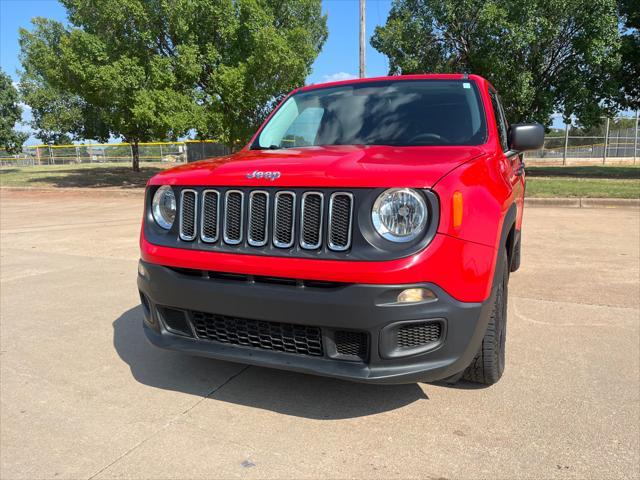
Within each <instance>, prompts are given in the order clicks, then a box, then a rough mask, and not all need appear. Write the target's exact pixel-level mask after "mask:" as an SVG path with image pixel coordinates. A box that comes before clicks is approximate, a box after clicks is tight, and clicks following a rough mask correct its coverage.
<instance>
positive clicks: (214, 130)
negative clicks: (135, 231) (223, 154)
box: [20, 0, 326, 170]
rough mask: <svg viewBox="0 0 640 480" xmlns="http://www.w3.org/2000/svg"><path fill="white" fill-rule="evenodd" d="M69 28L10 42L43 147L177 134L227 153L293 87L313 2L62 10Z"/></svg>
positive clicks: (187, 0)
mask: <svg viewBox="0 0 640 480" xmlns="http://www.w3.org/2000/svg"><path fill="white" fill-rule="evenodd" d="M61 1H62V3H63V4H64V5H65V7H66V8H67V11H68V18H69V24H70V25H69V26H68V27H66V26H64V25H62V24H61V23H59V22H55V21H51V20H46V19H42V18H36V19H35V20H34V29H33V30H32V31H27V30H24V29H23V30H21V31H20V42H21V48H22V64H23V67H24V73H23V76H22V81H21V89H22V91H23V95H24V97H25V101H26V103H28V104H29V105H31V107H32V108H33V109H34V127H35V128H37V129H38V131H39V132H40V133H41V134H42V135H43V136H46V135H52V134H53V135H57V134H60V133H69V134H71V135H73V136H74V137H76V138H80V137H82V138H93V139H97V140H101V141H105V140H106V139H107V138H109V136H122V137H124V139H125V140H126V141H128V142H131V144H132V149H133V152H134V162H133V166H134V170H136V169H137V168H138V158H139V155H138V144H139V142H141V141H150V140H165V139H170V140H173V139H176V138H177V137H179V136H182V135H185V134H186V133H187V132H189V131H192V132H195V133H196V135H197V136H198V137H200V138H204V137H208V138H214V139H217V140H219V141H221V142H224V143H226V144H228V145H229V146H231V147H232V148H237V147H238V146H239V145H241V144H243V143H244V142H246V141H247V138H248V137H249V136H250V134H251V132H253V131H254V130H255V128H256V126H257V125H258V124H259V123H260V122H261V121H262V119H263V118H264V116H265V115H266V113H267V112H268V111H269V109H270V108H271V107H272V105H273V103H274V102H276V101H278V100H279V99H280V98H281V97H282V96H283V95H284V94H285V93H286V91H288V90H290V89H292V88H293V87H295V86H297V85H300V84H301V83H303V82H304V79H305V77H306V76H307V75H308V73H309V71H310V67H311V64H312V63H313V60H314V59H315V58H316V56H317V55H318V53H319V52H320V49H321V47H322V44H323V43H324V40H325V38H326V18H325V17H323V16H322V13H321V5H320V0H286V1H285V0H61Z"/></svg>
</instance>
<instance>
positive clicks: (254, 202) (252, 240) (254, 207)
mask: <svg viewBox="0 0 640 480" xmlns="http://www.w3.org/2000/svg"><path fill="white" fill-rule="evenodd" d="M268 212H269V194H268V193H267V192H263V191H259V190H255V191H253V192H251V194H250V196H249V231H248V233H247V239H248V242H249V245H251V246H253V247H262V246H264V245H266V244H267V217H268Z"/></svg>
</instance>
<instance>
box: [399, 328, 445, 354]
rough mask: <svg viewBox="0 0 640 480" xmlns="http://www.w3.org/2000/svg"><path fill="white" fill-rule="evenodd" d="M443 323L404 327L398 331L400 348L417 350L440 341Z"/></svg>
mask: <svg viewBox="0 0 640 480" xmlns="http://www.w3.org/2000/svg"><path fill="white" fill-rule="evenodd" d="M441 336H442V323H441V322H423V323H413V324H410V325H404V326H402V327H400V328H399V329H398V340H397V341H398V347H399V348H415V347H421V346H424V345H429V344H430V343H436V342H438V341H440V337H441Z"/></svg>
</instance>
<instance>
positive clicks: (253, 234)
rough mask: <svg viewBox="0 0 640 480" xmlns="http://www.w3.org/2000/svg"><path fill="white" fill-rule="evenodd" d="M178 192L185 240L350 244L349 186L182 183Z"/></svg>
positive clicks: (315, 247)
mask: <svg viewBox="0 0 640 480" xmlns="http://www.w3.org/2000/svg"><path fill="white" fill-rule="evenodd" d="M180 198H181V202H180V208H179V216H180V219H179V225H180V227H179V228H180V231H179V238H180V240H182V241H184V242H193V241H194V240H197V239H198V236H199V240H201V241H202V242H204V243H206V244H218V245H222V244H224V245H226V246H244V247H247V248H249V249H252V248H254V249H255V248H261V247H265V248H274V249H275V252H277V250H278V249H291V248H301V249H303V250H304V251H309V252H313V251H319V250H321V249H323V248H326V249H328V250H331V251H333V252H345V251H347V250H349V249H350V247H351V242H352V230H353V211H354V197H353V194H352V193H350V192H329V193H328V194H325V192H320V191H303V192H300V191H297V192H296V191H292V190H274V189H269V190H267V189H265V190H246V189H204V190H202V191H201V192H198V191H196V190H195V189H184V190H182V191H181V197H180ZM220 232H222V234H221V235H220ZM296 244H297V245H296ZM212 247H215V245H212Z"/></svg>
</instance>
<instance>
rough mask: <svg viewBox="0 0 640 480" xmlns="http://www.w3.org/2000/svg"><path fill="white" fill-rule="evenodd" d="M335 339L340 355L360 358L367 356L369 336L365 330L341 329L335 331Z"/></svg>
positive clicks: (363, 358)
mask: <svg viewBox="0 0 640 480" xmlns="http://www.w3.org/2000/svg"><path fill="white" fill-rule="evenodd" d="M334 339H335V342H336V352H337V353H338V355H341V356H345V357H354V358H355V359H360V360H365V359H366V358H367V350H368V337H367V334H366V333H365V332H351V331H346V330H340V331H337V332H336V333H335V337H334Z"/></svg>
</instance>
